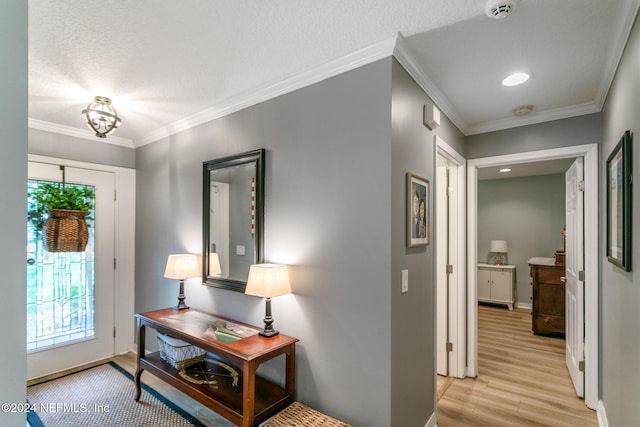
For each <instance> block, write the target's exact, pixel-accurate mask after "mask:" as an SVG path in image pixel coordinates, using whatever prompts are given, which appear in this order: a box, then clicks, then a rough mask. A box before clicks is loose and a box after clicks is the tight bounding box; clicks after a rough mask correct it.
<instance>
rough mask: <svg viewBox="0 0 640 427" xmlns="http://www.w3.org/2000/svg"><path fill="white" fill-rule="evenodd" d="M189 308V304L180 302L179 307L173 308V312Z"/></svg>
mask: <svg viewBox="0 0 640 427" xmlns="http://www.w3.org/2000/svg"><path fill="white" fill-rule="evenodd" d="M187 308H189V306H188V305H187V304H185V303H184V301H180V303H178V304H177V305H175V306H173V310H174V311H180V310H185V309H187Z"/></svg>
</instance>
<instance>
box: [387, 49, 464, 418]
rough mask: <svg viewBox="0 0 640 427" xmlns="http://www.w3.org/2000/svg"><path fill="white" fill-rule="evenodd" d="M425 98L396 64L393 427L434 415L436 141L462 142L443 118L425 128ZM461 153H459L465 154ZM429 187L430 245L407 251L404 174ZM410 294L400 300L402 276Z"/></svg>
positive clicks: (452, 143)
mask: <svg viewBox="0 0 640 427" xmlns="http://www.w3.org/2000/svg"><path fill="white" fill-rule="evenodd" d="M426 102H429V98H428V97H427V95H426V94H425V93H424V92H423V91H422V89H420V87H419V86H418V85H417V84H416V83H415V81H414V80H413V79H412V78H411V77H410V76H409V75H408V74H407V73H406V71H405V70H404V69H403V68H402V67H401V66H400V65H399V63H398V62H396V61H395V60H394V61H393V101H392V105H393V111H392V117H393V139H392V152H391V159H392V204H391V219H392V221H391V233H392V254H391V257H392V258H391V259H392V263H391V267H392V268H391V289H390V296H391V332H392V335H391V348H392V353H391V424H390V425H391V426H424V425H425V424H426V422H427V421H428V420H429V417H430V416H431V415H432V414H433V412H434V411H435V389H434V381H435V359H434V357H435V348H434V345H435V335H434V333H435V328H434V325H435V310H434V304H435V280H434V278H435V275H434V256H435V255H434V254H435V251H434V246H435V240H434V228H433V212H434V205H433V203H434V197H433V191H434V188H435V185H434V180H433V177H434V165H435V159H434V155H435V141H434V137H435V135H439V136H440V137H442V138H443V139H444V140H445V141H446V142H447V143H448V144H449V145H451V146H453V147H454V148H456V149H457V150H460V148H461V147H462V146H463V141H464V138H463V136H462V134H461V133H460V132H458V130H457V129H456V128H455V127H454V126H453V125H452V124H451V122H449V121H448V119H446V118H445V117H444V115H443V119H444V120H442V123H441V125H440V127H438V128H437V129H436V130H435V131H430V130H429V129H427V128H426V127H425V126H424V125H423V123H422V106H423V105H424V104H425V103H426ZM461 151H462V150H460V151H459V152H461ZM407 172H412V173H414V174H416V175H419V176H422V177H423V178H426V179H428V180H429V181H430V193H429V224H428V227H427V228H428V233H429V237H430V245H429V246H427V247H418V248H407V247H406V228H405V227H406V209H405V203H406V174H407ZM404 269H407V270H408V272H409V291H408V292H407V293H405V294H401V277H402V276H401V271H402V270H404Z"/></svg>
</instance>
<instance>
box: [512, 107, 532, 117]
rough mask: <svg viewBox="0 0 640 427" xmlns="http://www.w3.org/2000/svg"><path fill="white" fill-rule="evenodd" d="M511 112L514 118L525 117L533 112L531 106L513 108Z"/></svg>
mask: <svg viewBox="0 0 640 427" xmlns="http://www.w3.org/2000/svg"><path fill="white" fill-rule="evenodd" d="M511 111H512V112H513V115H514V116H516V117H522V116H526V115H527V114H529V113H531V112H532V111H533V105H531V104H527V105H518V106H517V107H515V108H514V109H513V110H511Z"/></svg>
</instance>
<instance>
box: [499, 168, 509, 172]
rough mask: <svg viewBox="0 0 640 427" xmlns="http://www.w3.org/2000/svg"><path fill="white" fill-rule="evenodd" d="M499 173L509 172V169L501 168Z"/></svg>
mask: <svg viewBox="0 0 640 427" xmlns="http://www.w3.org/2000/svg"><path fill="white" fill-rule="evenodd" d="M500 172H501V173H507V172H511V169H509V168H502V169H500Z"/></svg>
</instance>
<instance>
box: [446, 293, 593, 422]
mask: <svg viewBox="0 0 640 427" xmlns="http://www.w3.org/2000/svg"><path fill="white" fill-rule="evenodd" d="M530 313H531V310H527V309H515V310H513V311H509V310H507V309H506V308H502V307H492V306H483V305H480V306H479V307H478V377H477V378H465V379H453V380H451V379H445V378H442V377H439V381H438V389H439V390H438V399H439V400H438V412H437V414H438V427H458V426H460V427H462V426H474V427H482V426H487V427H489V426H490V427H499V426H505V427H506V426H509V427H513V426H558V427H560V426H568V427H575V426H581V427H582V426H597V425H598V422H597V416H596V413H595V411H592V410H591V409H589V408H587V406H586V405H585V404H584V401H583V400H582V399H580V398H578V397H577V396H576V394H575V390H574V388H573V384H572V382H571V379H570V378H569V373H568V371H567V368H566V365H565V353H564V351H565V350H564V346H565V341H564V339H562V338H553V337H543V336H537V335H533V333H532V332H531V314H530Z"/></svg>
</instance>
